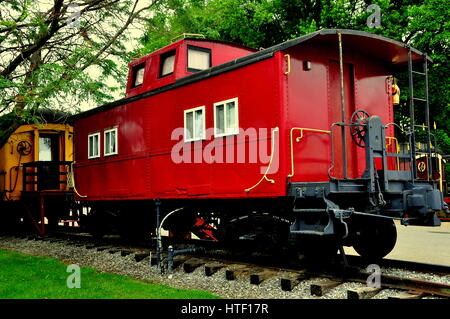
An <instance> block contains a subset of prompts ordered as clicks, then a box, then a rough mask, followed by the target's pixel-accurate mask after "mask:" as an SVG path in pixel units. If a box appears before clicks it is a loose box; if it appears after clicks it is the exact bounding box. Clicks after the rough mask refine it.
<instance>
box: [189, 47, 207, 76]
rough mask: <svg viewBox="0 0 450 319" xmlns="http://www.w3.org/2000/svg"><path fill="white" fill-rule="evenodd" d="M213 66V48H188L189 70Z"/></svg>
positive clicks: (193, 70)
mask: <svg viewBox="0 0 450 319" xmlns="http://www.w3.org/2000/svg"><path fill="white" fill-rule="evenodd" d="M210 67H211V50H209V49H203V48H194V47H189V48H188V71H190V72H195V71H200V70H206V69H208V68H210Z"/></svg>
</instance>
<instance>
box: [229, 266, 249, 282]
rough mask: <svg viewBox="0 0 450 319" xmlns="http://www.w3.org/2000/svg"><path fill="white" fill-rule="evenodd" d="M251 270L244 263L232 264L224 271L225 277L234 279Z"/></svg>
mask: <svg viewBox="0 0 450 319" xmlns="http://www.w3.org/2000/svg"><path fill="white" fill-rule="evenodd" d="M250 272H251V269H250V268H248V267H247V266H244V265H236V266H232V267H231V268H230V269H227V270H226V271H225V278H226V279H227V280H236V278H237V277H238V276H244V275H247V274H248V273H250Z"/></svg>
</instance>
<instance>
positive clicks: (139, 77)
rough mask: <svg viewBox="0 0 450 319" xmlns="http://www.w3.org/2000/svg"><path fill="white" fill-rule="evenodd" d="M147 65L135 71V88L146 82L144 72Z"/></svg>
mask: <svg viewBox="0 0 450 319" xmlns="http://www.w3.org/2000/svg"><path fill="white" fill-rule="evenodd" d="M144 67H145V65H144V64H143V65H140V66H138V67H136V68H135V69H134V82H133V87H136V86H139V85H141V84H142V83H143V82H144V70H145V68H144Z"/></svg>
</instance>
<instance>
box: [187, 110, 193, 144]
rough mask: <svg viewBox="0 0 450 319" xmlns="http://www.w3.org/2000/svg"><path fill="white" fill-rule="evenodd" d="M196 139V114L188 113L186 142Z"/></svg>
mask: <svg viewBox="0 0 450 319" xmlns="http://www.w3.org/2000/svg"><path fill="white" fill-rule="evenodd" d="M193 137H194V114H193V113H192V112H188V113H186V140H191V139H193Z"/></svg>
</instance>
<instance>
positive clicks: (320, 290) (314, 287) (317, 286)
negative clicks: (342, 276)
mask: <svg viewBox="0 0 450 319" xmlns="http://www.w3.org/2000/svg"><path fill="white" fill-rule="evenodd" d="M340 284H342V282H341V281H327V282H315V283H312V284H311V295H313V296H319V297H322V296H323V295H325V294H326V293H327V292H328V291H330V290H331V289H333V288H334V287H337V286H339V285H340Z"/></svg>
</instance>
